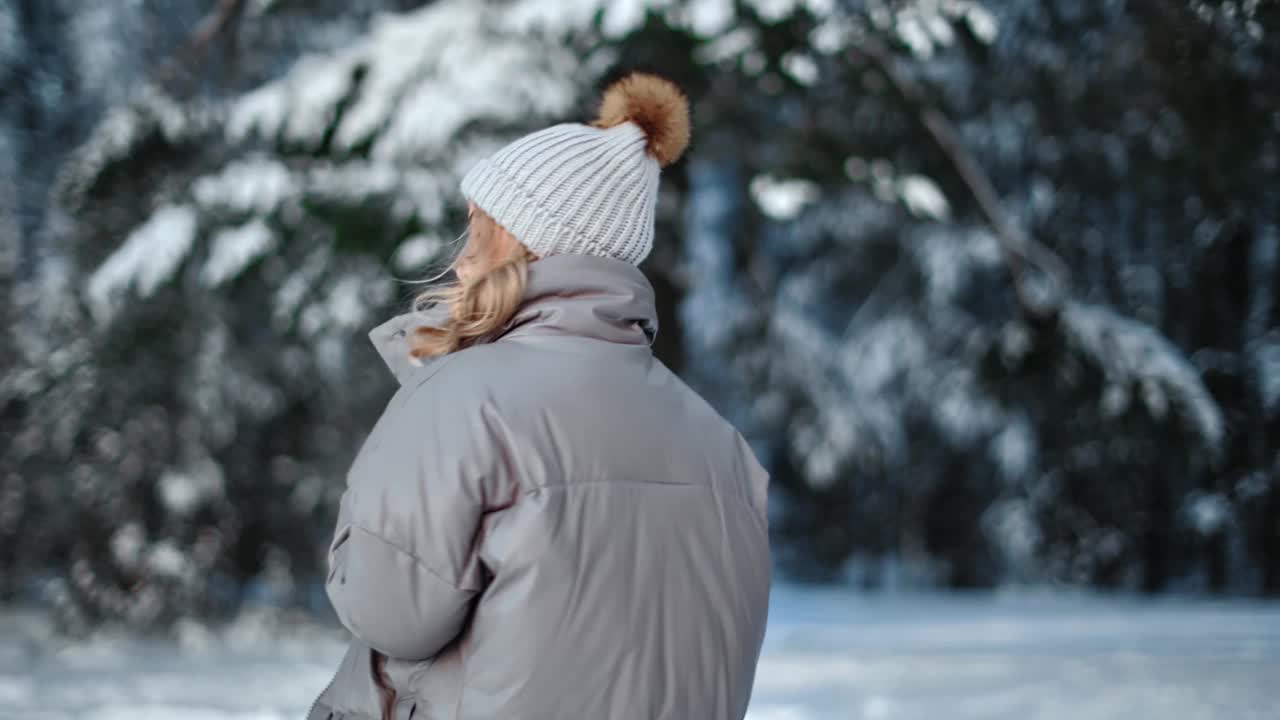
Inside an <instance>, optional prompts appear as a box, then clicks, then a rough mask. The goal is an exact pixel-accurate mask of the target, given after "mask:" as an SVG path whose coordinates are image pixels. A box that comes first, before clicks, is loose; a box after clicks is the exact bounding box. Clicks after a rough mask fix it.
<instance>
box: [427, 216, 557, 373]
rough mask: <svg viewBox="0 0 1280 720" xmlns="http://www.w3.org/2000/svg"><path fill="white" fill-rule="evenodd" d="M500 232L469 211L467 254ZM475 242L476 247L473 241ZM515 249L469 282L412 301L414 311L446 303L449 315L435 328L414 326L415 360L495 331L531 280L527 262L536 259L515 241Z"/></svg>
mask: <svg viewBox="0 0 1280 720" xmlns="http://www.w3.org/2000/svg"><path fill="white" fill-rule="evenodd" d="M501 230H502V228H501V226H499V225H498V223H497V221H495V220H494V219H493V218H492V217H490V216H489V215H488V214H486V213H484V212H482V211H481V210H480V209H479V208H476V209H474V210H473V211H472V218H471V224H470V226H469V229H468V233H469V235H470V237H469V239H468V248H470V251H471V252H476V251H480V252H487V251H488V249H489V247H490V246H491V245H492V244H493V243H494V242H496V241H497V238H498V233H499V232H500V231H501ZM472 242H474V243H476V244H475V245H474V246H473V245H471V243H472ZM516 244H517V246H518V250H517V251H516V252H515V254H513V255H512V256H511V257H508V258H504V259H502V260H500V261H498V262H497V263H496V264H494V266H493V267H491V268H489V269H488V270H486V271H485V272H483V273H481V274H480V275H479V276H477V277H475V278H472V279H471V280H470V281H462V280H456V281H454V282H451V283H449V284H446V285H441V286H438V287H434V288H430V289H428V290H426V291H424V292H422V293H420V294H419V295H418V296H417V297H415V298H414V300H413V309H414V310H415V311H421V310H423V309H425V308H427V307H429V306H431V305H434V304H436V303H445V304H446V306H447V307H448V308H449V317H448V319H447V320H446V321H445V322H444V324H443V325H441V326H439V327H425V326H421V327H418V328H415V329H414V331H413V334H412V335H411V336H410V337H409V354H410V355H411V356H413V357H414V358H417V359H420V360H421V359H425V358H433V357H439V356H441V355H448V354H449V353H451V352H456V351H458V350H461V349H463V348H465V347H467V346H468V345H471V344H473V343H475V342H476V341H478V340H481V339H483V338H484V337H485V336H487V335H490V334H491V333H494V332H497V331H498V330H499V329H501V328H502V326H503V325H505V324H506V323H507V322H508V321H509V320H510V319H511V317H512V316H513V315H515V312H516V310H517V309H519V307H520V301H521V299H522V298H523V297H524V292H525V288H526V287H528V282H529V263H530V262H533V261H534V260H537V259H538V256H537V255H535V254H534V253H533V252H532V251H531V250H529V249H528V248H527V247H525V246H524V245H523V244H521V243H519V242H517V243H516ZM466 256H467V255H466V251H464V253H461V254H459V255H458V257H456V258H454V260H453V262H452V263H450V269H452V270H454V271H455V272H456V270H457V267H458V265H459V264H460V263H461V262H462V261H463V260H464V259H465V258H466Z"/></svg>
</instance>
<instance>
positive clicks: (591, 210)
mask: <svg viewBox="0 0 1280 720" xmlns="http://www.w3.org/2000/svg"><path fill="white" fill-rule="evenodd" d="M688 144H689V103H688V101H687V100H686V99H685V96H684V93H682V92H681V91H680V89H679V88H677V87H676V86H675V84H673V83H672V82H671V81H669V80H665V79H663V78H660V77H658V76H656V75H650V74H647V73H633V74H631V75H628V76H626V77H624V78H623V79H621V80H619V81H617V82H615V83H613V84H612V85H610V86H609V88H608V89H607V90H606V91H605V93H604V96H603V98H602V100H601V103H600V113H599V117H598V118H597V119H596V121H595V122H594V123H592V124H591V125H580V124H578V123H565V124H563V125H556V126H554V127H550V128H547V129H545V130H540V131H538V132H535V133H533V134H531V135H526V136H524V137H522V138H520V139H519V140H516V141H515V142H513V143H511V144H510V145H507V146H506V147H504V148H502V149H501V150H499V151H498V152H497V153H495V154H494V155H493V156H492V157H489V158H486V159H485V160H482V161H480V162H479V163H478V164H477V165H476V166H475V167H473V168H472V169H471V170H470V172H468V173H467V174H466V176H465V177H463V178H462V194H463V196H465V197H466V198H467V199H468V200H470V201H471V202H473V203H475V204H476V205H477V206H479V207H480V209H481V210H484V211H485V212H486V213H488V214H489V215H490V216H491V217H493V219H494V220H496V221H497V222H498V224H499V225H501V226H502V227H504V228H506V229H507V231H509V232H510V233H511V234H512V235H514V236H515V237H516V239H517V240H519V241H520V242H522V243H524V245H525V247H528V248H529V249H530V250H532V251H533V252H535V253H537V254H538V255H539V256H544V257H545V256H547V255H557V254H579V255H601V256H605V257H612V258H616V259H618V260H623V261H626V262H629V263H631V264H633V265H639V264H640V262H641V261H642V260H644V259H645V257H646V256H647V255H648V254H649V250H650V249H651V248H652V247H653V212H654V205H655V203H656V200H657V197H658V176H659V173H660V168H662V167H665V166H667V165H670V164H671V163H673V162H675V161H676V160H678V159H679V158H680V155H681V154H682V153H683V152H684V150H685V147H687V146H688Z"/></svg>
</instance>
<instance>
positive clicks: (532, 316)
mask: <svg viewBox="0 0 1280 720" xmlns="http://www.w3.org/2000/svg"><path fill="white" fill-rule="evenodd" d="M447 317H448V309H447V308H446V307H444V306H440V305H437V306H434V307H432V308H429V309H427V310H424V311H421V312H416V313H406V314H404V315H400V316H397V317H394V318H392V319H390V320H388V321H387V322H385V323H383V324H381V325H379V326H378V327H376V328H374V329H373V330H372V331H371V332H370V333H369V339H370V340H371V341H372V342H373V345H374V347H375V348H376V349H377V351H378V354H379V355H381V356H382V360H383V362H385V363H386V364H387V367H388V368H389V369H390V370H391V372H392V374H393V375H395V377H396V379H397V380H399V381H400V383H401V384H404V383H405V382H406V381H407V379H408V378H409V376H410V375H412V374H413V372H414V370H416V369H417V368H418V367H421V366H422V365H423V363H421V362H419V361H417V360H414V359H413V358H411V357H410V356H409V342H408V335H409V333H411V332H413V330H414V328H417V327H420V326H428V327H432V326H438V325H440V324H442V323H443V322H444V321H445V319H446V318H447ZM657 332H658V314H657V310H656V308H655V306H654V296H653V285H651V284H650V283H649V280H648V278H646V277H645V276H644V273H642V272H641V271H640V269H639V268H637V267H636V266H634V265H632V264H631V263H628V262H624V261H622V260H615V259H613V258H605V257H595V256H591V255H567V254H566V255H551V256H549V257H545V258H542V259H541V260H536V261H534V262H532V263H530V264H529V282H528V285H527V287H526V288H525V293H524V299H523V300H522V301H521V305H520V307H519V309H517V310H516V312H515V314H514V315H513V316H512V318H511V320H510V321H508V323H507V324H506V325H505V326H504V327H503V328H502V329H501V330H500V331H498V332H497V333H495V334H494V336H493V337H492V338H491V339H489V340H487V342H496V341H498V340H502V339H504V338H515V337H523V336H538V335H541V336H555V335H562V336H576V337H585V338H592V339H596V340H604V341H606V342H612V343H619V344H623V345H651V344H652V343H653V339H654V337H655V336H656V335H657ZM430 362H431V361H428V363H430Z"/></svg>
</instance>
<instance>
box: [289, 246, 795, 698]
mask: <svg viewBox="0 0 1280 720" xmlns="http://www.w3.org/2000/svg"><path fill="white" fill-rule="evenodd" d="M418 324H422V318H421V317H420V316H419V317H408V316H405V317H400V318H397V319H395V320H392V321H391V322H389V323H387V324H386V325H383V326H382V327H380V328H378V329H376V330H374V332H373V333H372V334H371V336H372V338H373V339H374V342H375V345H377V347H378V349H379V352H380V353H381V354H382V356H383V357H384V358H385V359H386V361H387V363H388V365H390V366H391V368H392V370H393V372H394V373H395V374H396V376H397V378H398V379H399V381H400V386H401V387H400V390H399V391H398V392H397V393H396V394H395V396H394V397H393V398H392V399H391V402H390V404H389V405H388V407H387V409H386V411H385V412H384V414H383V416H382V418H381V419H380V420H379V421H378V423H377V425H375V426H374V429H373V431H372V433H371V434H370V435H369V438H368V439H367V440H366V441H365V444H364V447H363V448H362V449H361V450H360V453H359V455H358V456H357V458H356V460H355V463H354V465H353V466H352V468H351V472H350V475H349V478H348V483H347V490H346V492H345V494H344V495H343V498H342V505H341V510H340V513H339V518H338V525H337V531H336V533H335V535H334V539H333V544H332V546H331V548H330V555H329V568H330V569H329V578H328V583H327V588H328V592H329V598H330V600H331V601H332V602H333V606H334V608H335V609H336V610H337V613H338V617H339V618H340V619H341V620H342V622H343V624H344V625H345V626H346V627H347V628H348V629H349V630H350V631H351V633H352V635H353V636H354V641H353V643H352V646H351V649H350V650H349V651H348V653H347V655H346V657H345V658H344V659H343V661H342V664H341V666H340V668H339V670H338V674H337V677H335V678H334V680H333V682H332V683H331V684H330V685H329V687H328V688H327V689H326V690H325V691H324V693H323V694H322V695H321V696H320V698H319V699H318V700H317V701H316V704H315V707H314V708H313V709H312V711H311V713H310V714H309V715H308V718H309V720H328V719H348V718H354V719H359V720H373V719H376V718H379V717H381V716H382V710H381V705H380V702H379V697H380V696H379V691H378V689H377V687H376V685H375V682H374V678H373V673H374V669H373V667H374V666H373V662H374V659H375V657H374V654H373V652H371V649H372V650H373V651H377V652H380V653H382V654H384V655H386V656H388V657H389V658H390V659H389V660H387V661H386V666H385V677H386V679H387V682H388V684H389V685H390V687H392V688H394V690H395V692H396V702H395V704H394V706H393V707H392V709H391V716H392V717H393V718H395V719H396V720H405V719H407V718H413V719H414V720H446V719H448V720H454V719H455V718H458V719H460V718H468V719H477V720H478V719H485V720H632V719H634V720H642V719H643V720H728V719H730V718H733V719H735V720H737V719H740V718H742V717H743V715H744V714H745V713H746V708H747V701H748V699H749V697H750V695H751V685H752V681H753V678H754V675H755V667H756V661H757V658H758V656H759V652H760V645H761V642H762V640H763V637H764V629H765V614H766V610H767V606H768V590H769V580H770V559H769V541H768V533H767V519H766V512H765V509H766V508H765V498H766V486H767V483H768V475H767V473H766V472H765V470H764V469H763V468H762V467H761V466H760V464H759V463H758V462H757V461H756V458H755V457H754V456H753V455H752V452H751V450H750V448H749V447H748V446H747V444H746V442H745V441H744V440H743V438H742V436H741V435H740V434H739V433H738V432H737V431H736V430H735V429H734V428H733V427H732V426H731V425H730V424H729V423H728V422H726V421H725V420H724V419H722V418H721V417H720V416H719V415H718V414H716V412H715V411H714V410H712V408H711V407H709V406H708V405H707V404H706V403H705V402H704V401H703V400H702V399H701V398H699V397H698V396H697V395H696V394H695V393H694V392H693V391H692V390H690V389H689V388H688V387H687V386H686V385H685V384H684V383H683V382H681V381H680V380H679V379H678V378H677V377H676V376H675V375H674V374H672V373H671V371H670V370H668V369H667V368H666V367H665V366H664V365H663V364H662V363H660V362H658V361H657V360H656V359H655V358H654V357H653V354H652V352H651V351H650V347H649V346H650V343H651V342H652V338H653V335H654V333H655V332H656V326H657V323H656V317H655V311H654V302H653V288H652V286H651V285H650V284H649V282H648V281H647V280H646V279H645V277H644V275H643V274H642V273H641V272H640V271H639V270H638V269H637V268H635V267H633V266H632V265H630V264H628V263H625V262H621V261H618V260H612V259H607V258H600V257H588V256H583V255H555V256H551V257H548V258H545V259H542V260H539V261H536V262H534V263H532V265H531V266H530V271H529V286H528V290H527V292H526V296H525V299H524V302H523V304H522V306H521V309H520V310H519V311H518V312H517V314H516V316H515V317H514V318H513V320H512V321H511V323H510V324H509V325H508V326H507V327H506V328H505V329H504V330H503V332H501V333H499V334H498V337H496V338H495V339H493V340H492V341H490V342H486V343H483V344H479V345H475V346H473V347H470V348H467V349H465V350H462V351H460V352H456V353H453V354H451V355H447V356H445V357H442V358H438V359H434V360H431V361H429V362H427V363H425V364H423V365H421V366H415V365H413V364H411V363H410V362H409V361H408V354H407V353H408V346H407V344H406V341H405V337H406V335H405V334H406V332H411V331H412V328H413V327H414V326H415V325H418Z"/></svg>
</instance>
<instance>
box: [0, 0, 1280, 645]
mask: <svg viewBox="0 0 1280 720" xmlns="http://www.w3.org/2000/svg"><path fill="white" fill-rule="evenodd" d="M630 69H648V70H655V71H658V72H661V73H664V74H666V75H668V76H670V77H672V78H673V79H675V80H677V81H678V82H679V83H681V84H682V85H683V86H684V87H685V88H686V89H687V90H688V92H689V94H690V96H691V99H692V101H693V106H694V122H695V131H694V142H693V146H692V148H691V151H690V153H689V155H688V157H687V159H686V160H684V161H682V162H681V163H680V164H678V165H676V166H674V167H673V168H671V169H670V170H669V171H668V172H667V174H666V177H665V182H664V189H663V195H662V198H661V202H660V208H659V233H658V240H657V246H656V247H655V250H654V252H653V254H652V255H651V256H650V259H649V260H647V261H646V263H645V266H644V269H645V270H646V272H647V273H648V275H649V276H650V277H651V278H652V280H653V282H654V284H655V287H656V288H657V290H658V292H659V296H660V311H661V313H662V330H661V332H660V333H659V339H658V345H657V350H658V352H659V354H660V356H661V357H662V359H664V360H665V361H666V362H667V363H668V364H670V365H671V366H673V367H674V368H676V369H677V370H678V371H679V372H680V373H681V374H682V375H683V376H684V377H685V378H687V379H688V380H689V381H690V382H691V383H692V384H693V385H694V386H695V387H697V388H698V389H699V390H701V391H702V392H703V393H704V394H706V396H707V397H708V398H709V399H710V400H711V401H712V402H713V404H714V405H716V406H717V407H718V408H719V409H720V410H721V411H722V412H723V413H724V414H725V415H726V416H727V417H728V418H730V419H731V420H732V421H734V422H735V423H736V424H738V425H739V427H741V428H742V429H743V431H744V433H745V434H747V435H748V437H749V438H750V439H751V441H752V443H753V445H754V446H755V447H756V448H757V450H758V452H759V454H760V456H761V458H762V460H763V461H764V462H765V464H766V465H767V466H768V467H769V468H770V469H771V470H772V472H773V477H774V488H773V493H774V494H773V496H772V500H771V511H772V514H773V527H774V529H775V534H776V544H775V547H776V550H777V557H778V562H779V565H780V569H781V570H782V571H783V572H784V573H785V574H786V575H787V576H789V577H792V578H799V579H807V580H819V581H830V582H840V583H851V584H856V585H858V586H862V587H867V588H901V587H948V588H989V587H997V586H1006V585H1033V586H1059V585H1061V586H1073V587H1101V588H1120V589H1130V590H1141V591H1149V592H1157V591H1173V592H1226V593H1233V594H1251V595H1252V594H1268V595H1277V594H1280V454H1278V449H1280V297H1278V294H1280V84H1278V83H1277V81H1276V78H1277V77H1280V4H1278V3H1275V2H1270V1H1268V0H1047V1H1043V2H1042V1H1040V0H689V1H687V2H680V1H677V0H665V1H663V0H658V1H653V2H647V3H646V2H636V1H634V0H627V1H626V2H606V1H605V0H513V1H512V2H505V3H503V2H496V1H487V0H436V1H435V2H414V1H413V0H129V1H127V2H124V1H122V2H82V1H80V0H0V292H3V294H4V302H3V303H0V328H2V329H3V337H4V340H3V342H0V601H10V602H13V601H31V602H48V603H51V604H52V605H53V606H54V607H55V608H56V609H57V612H58V617H59V618H60V619H61V620H62V621H63V622H64V623H65V625H66V627H69V628H83V627H91V626H93V625H95V624H97V623H100V622H102V621H107V620H111V621H124V622H127V623H131V624H137V625H139V626H162V625H164V624H167V623H168V622H171V621H173V620H175V619H178V618H183V617H193V616H198V617H218V616H225V615H227V614H230V613H233V612H235V611H236V610H237V609H238V608H240V607H242V606H244V605H245V604H247V603H265V604H270V605H281V606H289V607H296V606H303V607H309V608H314V609H320V608H323V607H324V598H323V590H322V588H321V587H320V584H319V582H318V581H319V578H320V570H321V565H322V563H323V554H322V550H323V548H324V547H325V545H326V543H327V542H328V540H329V536H330V532H331V530H332V522H333V517H334V512H335V503H336V500H337V498H338V495H339V493H340V491H341V488H342V484H343V475H344V473H345V471H346V467H347V464H348V463H349V461H350V460H351V458H352V457H353V455H354V452H355V450H356V448H357V447H358V445H359V443H360V442H361V441H362V440H363V437H364V435H365V433H366V432H367V431H368V429H369V428H370V427H371V425H372V422H373V420H374V419H375V418H376V416H377V414H378V413H379V412H380V410H381V408H382V406H383V404H384V403H385V401H386V399H387V398H388V397H389V394H390V392H391V390H392V386H393V382H392V379H391V377H390V375H389V374H388V373H387V372H386V371H385V369H384V368H383V367H382V366H381V361H380V360H379V359H378V357H377V355H376V354H375V353H374V352H373V350H372V348H371V347H370V346H369V345H368V343H367V341H366V338H365V334H366V332H367V331H368V329H369V328H370V327H371V326H373V325H375V324H377V323H378V322H379V321H380V320H381V319H382V318H384V317H385V316H388V315H389V314H391V313H394V312H397V311H399V310H400V309H402V308H403V307H404V305H403V304H404V303H405V301H406V300H407V298H408V297H409V296H410V295H411V294H412V292H413V286H412V285H410V284H408V283H406V282H403V281H404V280H411V279H417V278H421V277H424V276H426V275H427V273H428V272H429V271H430V270H432V269H433V268H436V267H438V266H439V264H440V262H441V260H442V258H446V257H447V256H448V254H449V253H450V252H451V251H452V250H453V249H454V248H455V247H456V246H455V245H453V244H452V241H453V239H454V238H455V237H456V236H457V235H458V233H459V232H460V231H461V230H462V229H463V226H464V212H465V209H464V207H463V206H462V204H461V202H460V199H459V196H458V193H457V189H456V186H457V181H458V179H459V178H460V177H461V174H462V173H463V172H464V171H465V170H466V169H467V168H468V167H469V166H470V164H471V163H472V162H474V161H475V160H476V159H477V158H479V157H482V156H483V155H485V154H487V153H489V152H491V151H492V150H494V149H496V148H497V147H498V146H500V145H501V144H503V143H505V142H506V141H508V140H510V139H512V138H514V137H516V136H518V135H520V134H523V133H524V132H527V131H529V130H531V129H535V128H540V127H543V126H546V125H548V124H551V123H553V122H557V121H561V120H566V119H569V120H585V119H587V118H589V117H590V116H591V115H592V111H593V108H592V107H591V103H592V102H593V100H594V99H595V97H596V96H597V93H598V91H599V89H600V87H602V86H603V85H604V84H605V83H606V82H608V81H609V80H611V79H613V78H615V77H617V76H618V75H619V74H621V73H622V72H625V71H627V70H630Z"/></svg>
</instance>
